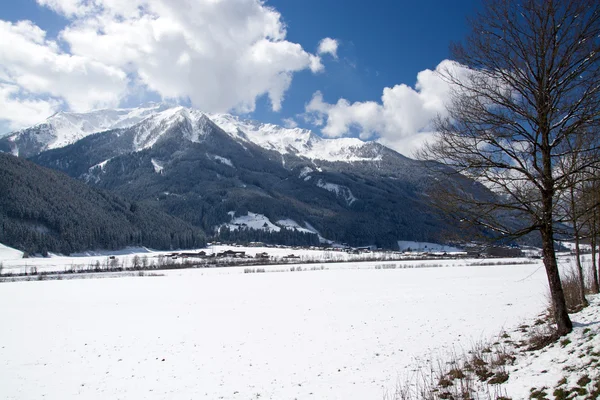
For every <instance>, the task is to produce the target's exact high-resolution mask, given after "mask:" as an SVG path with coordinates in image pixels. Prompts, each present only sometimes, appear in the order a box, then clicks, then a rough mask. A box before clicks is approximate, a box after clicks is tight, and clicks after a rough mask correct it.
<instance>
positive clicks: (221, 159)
mask: <svg viewBox="0 0 600 400" xmlns="http://www.w3.org/2000/svg"><path fill="white" fill-rule="evenodd" d="M211 157H212V159H213V160H215V161H219V162H220V163H221V164H225V165H227V166H229V167H231V168H235V167H234V166H233V163H232V162H231V160H230V159H229V158H225V157H221V156H217V155H213V156H211Z"/></svg>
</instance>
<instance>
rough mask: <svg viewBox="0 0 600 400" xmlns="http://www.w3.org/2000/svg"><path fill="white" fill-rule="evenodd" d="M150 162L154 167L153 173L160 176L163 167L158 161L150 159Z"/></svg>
mask: <svg viewBox="0 0 600 400" xmlns="http://www.w3.org/2000/svg"><path fill="white" fill-rule="evenodd" d="M150 161H152V166H153V167H154V172H156V173H157V174H161V173H162V171H163V169H165V167H164V165H163V164H162V163H161V162H160V161H156V160H155V159H154V158H153V159H151V160H150Z"/></svg>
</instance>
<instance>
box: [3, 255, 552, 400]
mask: <svg viewBox="0 0 600 400" xmlns="http://www.w3.org/2000/svg"><path fill="white" fill-rule="evenodd" d="M49 260H52V259H49ZM461 261H464V260H461ZM387 264H388V265H389V264H394V263H393V262H392V263H387ZM396 264H399V263H396ZM382 265H383V264H382V263H359V264H341V265H338V266H337V267H336V268H337V269H324V270H318V271H302V272H277V273H275V272H273V273H252V274H244V273H243V271H242V268H218V269H217V268H214V269H188V270H171V271H157V273H160V274H164V275H163V276H146V277H123V278H118V279H86V280H60V281H39V282H38V281H33V282H14V283H1V284H0V304H2V307H0V321H2V323H1V324H0V377H1V378H0V380H1V382H2V384H1V385H0V398H3V399H38V398H44V399H73V398H83V399H172V398H173V399H184V398H190V399H382V398H383V396H384V394H385V393H386V392H390V391H393V389H394V386H395V385H396V382H397V381H398V380H399V379H400V380H401V379H403V378H402V377H403V376H405V374H409V373H410V370H411V368H413V367H414V365H415V364H416V363H418V362H419V361H423V360H424V359H426V358H427V357H428V356H429V355H430V354H438V353H439V352H444V351H445V350H452V349H453V348H456V349H461V348H462V347H465V348H468V347H469V346H470V345H471V344H472V343H473V342H477V341H480V340H483V339H487V338H491V337H492V336H494V335H496V334H498V333H499V332H500V330H501V329H503V328H509V327H514V326H516V325H518V324H519V323H521V322H522V321H523V320H525V319H527V318H531V317H533V316H535V315H537V314H538V313H539V312H540V311H541V310H542V308H543V307H544V302H545V293H546V279H545V275H544V271H543V268H540V264H539V263H538V264H530V265H513V266H463V267H460V266H455V267H447V268H415V269H412V268H411V269H401V268H397V269H382ZM332 266H333V265H332V264H327V265H326V266H325V268H330V267H332ZM378 266H379V268H377V267H378ZM269 268H270V269H271V270H275V271H276V270H278V269H277V267H267V268H266V269H267V270H269ZM376 268H377V269H376Z"/></svg>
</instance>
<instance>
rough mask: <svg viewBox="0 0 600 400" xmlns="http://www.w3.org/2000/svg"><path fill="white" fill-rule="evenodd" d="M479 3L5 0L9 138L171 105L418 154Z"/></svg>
mask: <svg viewBox="0 0 600 400" xmlns="http://www.w3.org/2000/svg"><path fill="white" fill-rule="evenodd" d="M478 6H479V1H478V0H457V1H454V2H447V1H443V0H421V1H401V0H396V1H391V0H371V1H369V2H364V1H355V0H349V1H345V2H340V1H337V0H302V1H298V0H267V1H260V0H128V1H122V0H19V1H14V0H0V38H2V40H0V135H1V134H3V133H8V132H10V131H13V130H17V129H21V128H24V127H27V126H31V125H33V124H36V123H39V122H43V121H44V120H45V119H46V118H47V117H49V116H50V115H52V114H54V113H55V112H57V111H60V110H63V111H73V112H85V111H88V110H92V109H99V108H112V107H136V106H138V105H140V104H143V103H147V102H150V101H166V102H169V103H177V104H182V105H186V106H191V107H194V108H197V109H200V110H202V111H206V112H229V113H233V114H237V115H241V116H244V117H248V118H253V119H256V120H259V121H263V122H271V123H275V124H279V125H284V126H287V127H296V126H297V127H301V128H306V129H311V130H313V131H314V132H316V133H317V134H319V135H321V136H323V137H331V138H336V137H360V138H362V139H364V140H377V141H379V142H381V143H383V144H385V145H388V146H390V147H392V148H394V149H395V150H397V151H399V152H401V153H403V154H405V155H411V153H412V152H413V150H414V149H415V148H418V146H419V145H420V144H421V143H422V142H423V141H424V140H425V139H427V138H428V137H429V136H430V135H431V132H432V127H431V120H432V118H433V117H435V116H436V115H437V114H443V113H444V102H445V100H446V99H447V98H448V94H449V93H448V87H447V84H446V83H445V82H443V80H441V78H440V77H439V76H438V75H437V74H436V73H435V71H436V68H440V67H443V66H447V65H450V64H452V61H451V60H450V57H451V55H450V52H449V45H450V43H451V42H460V41H461V40H462V39H463V38H464V37H465V35H466V34H467V33H468V26H467V18H468V17H469V16H472V15H474V14H475V12H476V10H477V7H478Z"/></svg>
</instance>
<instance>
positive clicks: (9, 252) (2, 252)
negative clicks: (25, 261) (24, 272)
mask: <svg viewBox="0 0 600 400" xmlns="http://www.w3.org/2000/svg"><path fill="white" fill-rule="evenodd" d="M22 258H23V252H22V251H20V250H17V249H13V248H12V247H8V246H5V245H3V244H2V243H0V261H4V260H20V259H22Z"/></svg>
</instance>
